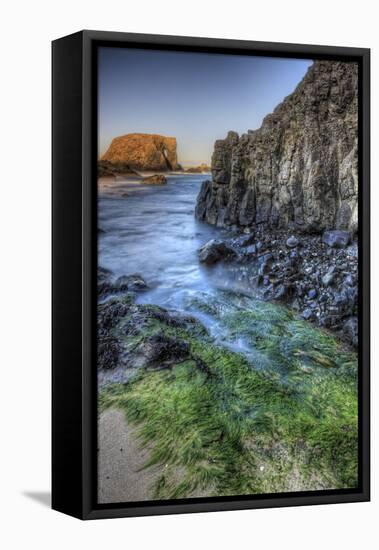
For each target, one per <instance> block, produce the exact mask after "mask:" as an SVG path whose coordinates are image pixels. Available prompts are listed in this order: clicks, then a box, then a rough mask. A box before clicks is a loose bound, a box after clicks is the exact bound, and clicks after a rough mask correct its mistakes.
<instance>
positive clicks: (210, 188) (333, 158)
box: [196, 61, 358, 233]
mask: <svg viewBox="0 0 379 550" xmlns="http://www.w3.org/2000/svg"><path fill="white" fill-rule="evenodd" d="M357 142H358V67H357V64H356V63H345V62H344V63H342V62H334V61H333V62H332V61H316V62H314V63H313V65H312V66H311V67H310V68H309V69H308V72H307V74H306V75H305V77H304V78H303V80H302V81H301V82H300V84H299V85H298V86H297V88H296V90H295V91H294V92H293V93H292V94H291V95H290V96H288V97H287V98H285V99H284V101H283V102H282V103H281V104H280V105H279V106H278V107H277V108H276V109H275V110H274V112H273V113H272V114H270V115H268V116H267V117H266V118H265V119H264V120H263V123H262V126H261V128H260V129H258V130H256V131H248V133H246V134H243V135H242V136H241V137H239V136H238V134H236V133H235V132H229V133H228V136H227V138H226V139H224V140H219V141H216V143H215V148H214V153H213V157H212V181H211V182H210V181H207V182H205V183H204V184H203V186H202V188H201V192H200V194H199V196H198V200H197V206H196V217H197V218H198V219H200V220H203V221H206V222H208V223H210V224H215V225H217V226H220V227H225V226H237V227H241V228H246V227H252V226H254V225H256V224H260V225H263V226H264V225H267V226H268V227H271V228H274V227H278V228H289V229H294V230H297V231H300V232H311V233H313V232H321V231H323V230H326V229H346V230H349V231H351V232H352V233H354V232H356V230H357V221H358V220H357V217H358V213H357V202H358V200H357V197H358V143H357Z"/></svg>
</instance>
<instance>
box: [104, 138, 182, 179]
mask: <svg viewBox="0 0 379 550" xmlns="http://www.w3.org/2000/svg"><path fill="white" fill-rule="evenodd" d="M101 161H108V162H110V163H112V164H114V165H120V164H122V165H124V166H125V165H127V166H128V167H129V168H130V169H131V170H137V171H138V170H142V171H143V170H146V171H154V172H165V171H170V170H177V169H178V158H177V151H176V138H174V137H166V136H161V135H158V134H126V135H124V136H119V137H116V138H114V139H113V140H112V143H111V145H110V147H109V149H108V150H107V151H106V153H105V154H104V155H103V156H102V158H101Z"/></svg>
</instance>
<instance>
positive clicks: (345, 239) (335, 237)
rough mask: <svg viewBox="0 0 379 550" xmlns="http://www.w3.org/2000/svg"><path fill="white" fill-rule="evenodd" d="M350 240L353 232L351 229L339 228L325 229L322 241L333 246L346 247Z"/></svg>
mask: <svg viewBox="0 0 379 550" xmlns="http://www.w3.org/2000/svg"><path fill="white" fill-rule="evenodd" d="M350 240H351V233H350V232H349V231H339V230H337V229H335V230H332V231H325V232H324V234H323V236H322V242H323V243H324V244H326V245H328V246H331V247H333V248H345V247H346V246H347V245H348V244H349V242H350Z"/></svg>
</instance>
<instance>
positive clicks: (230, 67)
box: [98, 47, 312, 166]
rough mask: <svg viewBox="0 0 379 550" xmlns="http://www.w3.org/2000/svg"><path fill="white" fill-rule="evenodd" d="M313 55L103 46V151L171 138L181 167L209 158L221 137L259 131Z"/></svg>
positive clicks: (100, 72)
mask: <svg viewBox="0 0 379 550" xmlns="http://www.w3.org/2000/svg"><path fill="white" fill-rule="evenodd" d="M311 63H312V61H311V60H304V59H280V58H269V57H250V56H249V57H248V56H234V55H233V56H232V55H219V54H203V53H201V54H194V53H187V52H168V51H160V50H136V49H124V48H108V47H101V48H100V49H99V104H98V109H99V154H100V155H101V154H103V153H104V152H105V151H106V149H107V148H108V146H109V145H110V142H111V140H112V139H113V138H114V137H116V136H119V135H123V134H128V133H133V132H142V133H149V134H150V133H156V134H162V135H165V136H174V137H176V138H177V142H178V158H179V162H181V163H182V164H183V165H185V166H186V165H187V166H188V165H191V164H199V163H200V162H207V163H209V162H210V158H211V154H212V151H213V145H214V142H215V140H216V139H220V138H224V137H225V136H226V134H227V132H228V131H229V130H235V131H236V132H238V133H239V134H241V133H243V132H246V131H247V130H248V129H251V130H254V129H256V128H259V126H260V125H261V123H262V119H263V118H264V117H265V116H266V115H267V114H268V113H270V112H272V110H273V109H274V108H275V107H276V105H277V104H278V103H280V102H281V101H282V100H283V98H284V97H285V96H287V95H288V94H290V93H291V92H293V90H294V89H295V87H296V85H297V84H298V83H299V82H300V80H301V79H302V78H303V76H304V74H305V73H306V71H307V68H308V67H309V65H311Z"/></svg>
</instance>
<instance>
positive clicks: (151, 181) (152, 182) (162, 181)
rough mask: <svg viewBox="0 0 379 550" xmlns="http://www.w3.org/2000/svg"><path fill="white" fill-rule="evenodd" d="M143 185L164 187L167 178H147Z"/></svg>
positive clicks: (156, 175)
mask: <svg viewBox="0 0 379 550" xmlns="http://www.w3.org/2000/svg"><path fill="white" fill-rule="evenodd" d="M142 183H147V184H148V185H164V184H165V183H167V178H166V177H165V176H164V175H163V174H154V175H153V176H146V178H143V180H142Z"/></svg>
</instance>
